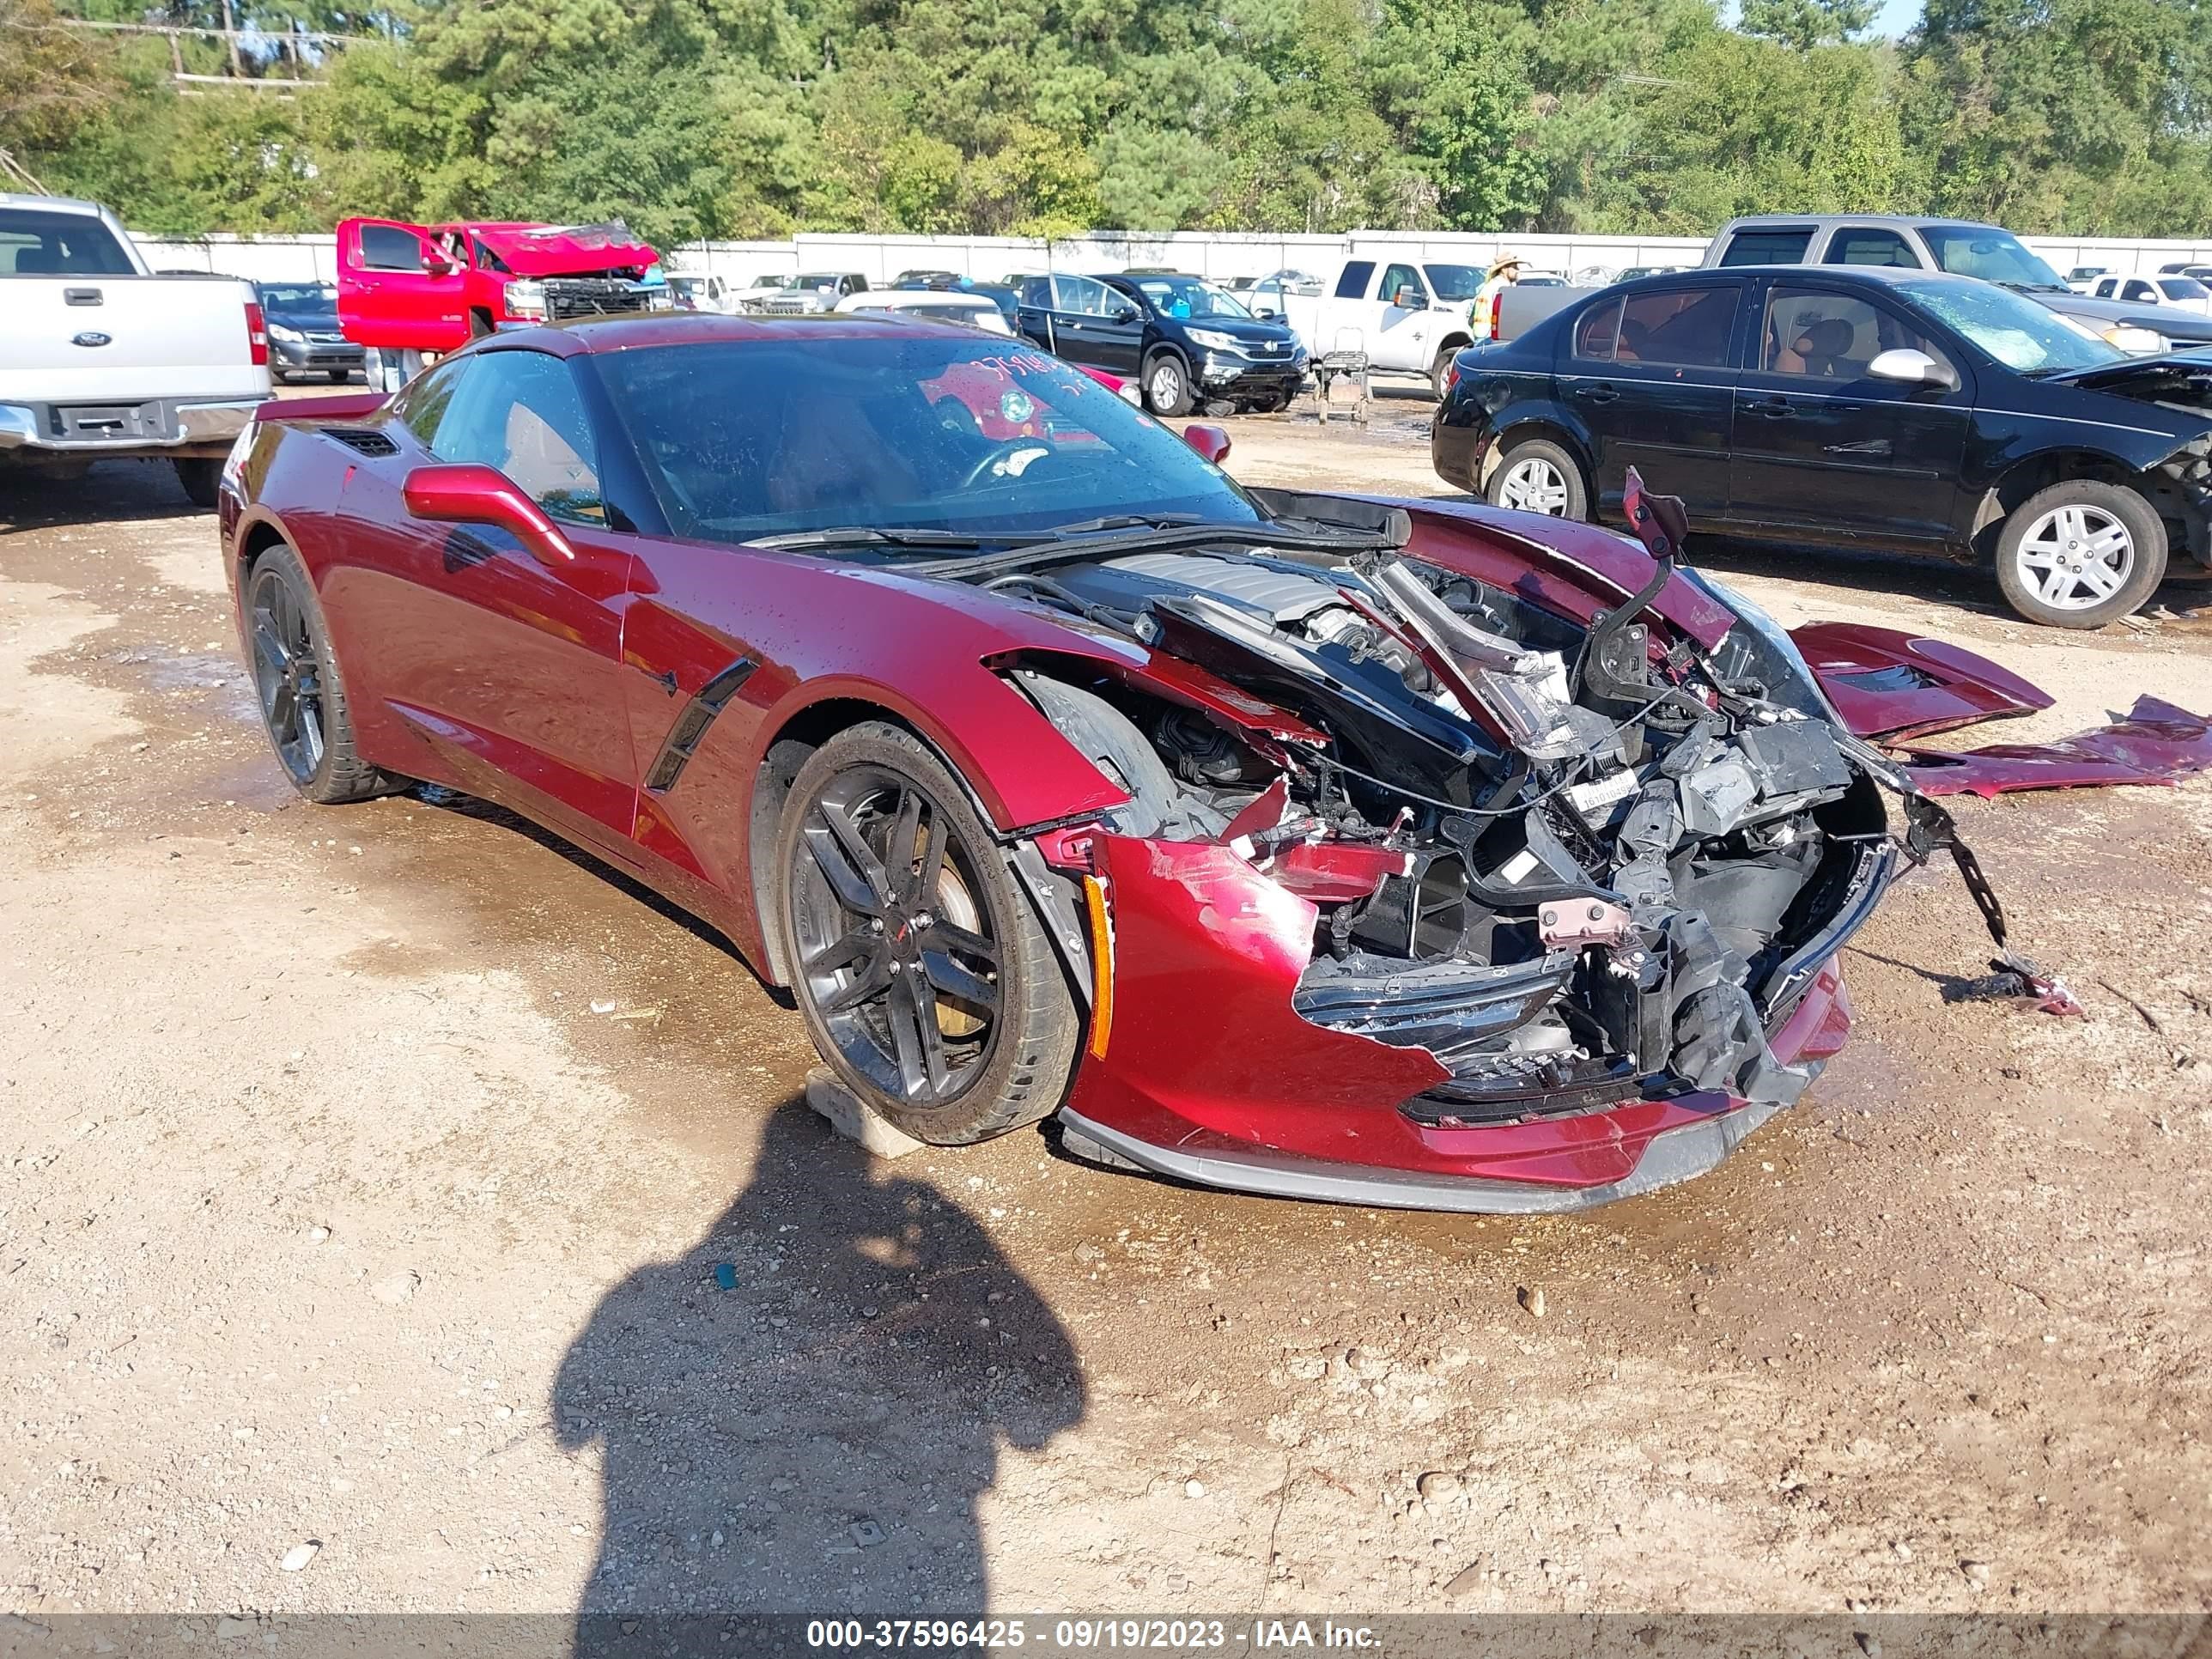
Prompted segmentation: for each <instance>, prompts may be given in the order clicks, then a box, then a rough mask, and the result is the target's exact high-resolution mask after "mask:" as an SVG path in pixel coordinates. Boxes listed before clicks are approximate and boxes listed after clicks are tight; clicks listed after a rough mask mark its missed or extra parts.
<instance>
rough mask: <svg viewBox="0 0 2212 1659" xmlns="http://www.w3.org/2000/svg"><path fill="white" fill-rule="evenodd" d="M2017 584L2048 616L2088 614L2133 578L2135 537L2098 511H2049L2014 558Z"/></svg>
mask: <svg viewBox="0 0 2212 1659" xmlns="http://www.w3.org/2000/svg"><path fill="white" fill-rule="evenodd" d="M2013 560H2014V562H2015V565H2016V566H2017V567H2018V568H2019V574H2020V579H2021V586H2024V587H2026V588H2027V591H2028V592H2030V593H2032V594H2033V595H2034V596H2035V598H2036V599H2037V600H2039V602H2040V603H2042V604H2044V605H2049V606H2050V607H2051V609H2052V610H2053V611H2091V610H2094V609H2095V608H2096V607H2097V606H2098V605H2102V604H2104V603H2105V602H2106V600H2107V599H2111V598H2112V596H2113V595H2114V594H2115V593H2118V592H2119V591H2120V590H2121V589H2122V588H2123V587H2124V586H2127V582H2128V578H2129V577H2130V576H2132V575H2134V574H2135V569H2136V538H2134V536H2132V535H2131V534H2130V533H2129V531H2128V527H2127V526H2126V525H2124V524H2123V523H2121V522H2120V520H2118V519H2117V518H2115V517H2114V516H2113V515H2112V513H2107V512H2106V511H2105V510H2104V508H2102V507H2084V506H2069V507H2052V508H2051V510H2050V511H2049V512H2048V513H2044V514H2043V515H2042V516H2041V517H2040V518H2039V519H2037V520H2036V521H2035V522H2034V523H2033V524H2032V525H2030V526H2028V527H2027V534H2026V535H2025V536H2023V537H2021V539H2020V547H2019V549H2018V550H2017V551H2016V552H2015V553H2014V555H2013Z"/></svg>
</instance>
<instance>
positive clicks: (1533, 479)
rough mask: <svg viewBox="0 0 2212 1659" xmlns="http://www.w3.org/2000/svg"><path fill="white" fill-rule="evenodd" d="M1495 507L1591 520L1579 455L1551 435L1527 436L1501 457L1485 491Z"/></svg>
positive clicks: (1556, 516) (1555, 516)
mask: <svg viewBox="0 0 2212 1659" xmlns="http://www.w3.org/2000/svg"><path fill="white" fill-rule="evenodd" d="M1484 493H1485V494H1486V496H1487V497H1488V499H1489V501H1490V504H1491V505H1492V507H1510V508H1512V509H1513V510H1514V511H1516V512H1518V513H1543V514H1544V515H1546V516H1547V518H1553V519H1588V518H1589V491H1588V490H1587V489H1585V488H1584V487H1583V470H1582V468H1581V466H1580V465H1578V464H1577V462H1576V460H1575V458H1574V457H1573V456H1571V455H1570V454H1568V453H1567V452H1566V451H1565V450H1564V449H1562V448H1561V447H1559V445H1557V444H1555V443H1553V442H1552V441H1551V440H1549V439H1548V438H1527V439H1523V440H1522V441H1521V442H1519V443H1517V444H1515V445H1514V446H1513V447H1511V448H1510V449H1508V450H1507V451H1506V452H1505V453H1504V455H1502V456H1500V457H1499V458H1498V470H1497V471H1494V472H1492V474H1491V475H1490V486H1489V488H1488V489H1487V490H1486V491H1485V492H1484Z"/></svg>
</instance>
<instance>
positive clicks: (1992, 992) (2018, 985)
mask: <svg viewBox="0 0 2212 1659" xmlns="http://www.w3.org/2000/svg"><path fill="white" fill-rule="evenodd" d="M1943 1000H1944V1001H1946V1002H2008V1001H2015V1000H2020V1001H2028V1000H2032V1001H2033V1002H2034V1004H2035V1006H2036V1008H2037V1010H2038V1011H2039V1012H2042V1013H2046V1014H2057V1015H2060V1016H2062V1017H2069V1018H2081V1017H2082V1016H2083V1015H2084V1013H2085V1012H2086V1011H2085V1010H2084V1009H2083V1008H2082V1006H2081V1003H2080V1001H2079V1000H2076V999H2075V995H2074V993H2073V992H2072V991H2071V990H2069V988H2068V987H2067V984H2066V981H2064V980H2063V979H2060V978H2059V977H2058V976H2057V975H2055V974H2046V973H2045V972H2044V971H2043V969H2041V968H2040V967H2039V966H2038V965H2037V964H2036V963H2033V962H2032V961H2030V960H2029V959H2028V958H2027V957H2024V956H2021V955H2020V954H2018V953H2017V952H2015V951H2005V952H2004V953H2003V954H2002V956H1996V957H1990V972H1988V973H1986V974H1984V975H1982V976H1981V977H1980V978H1979V979H1970V980H1968V981H1966V982H1965V983H1964V984H1962V985H1955V986H1953V987H1950V988H1948V990H1946V991H1945V992H1944V993H1943Z"/></svg>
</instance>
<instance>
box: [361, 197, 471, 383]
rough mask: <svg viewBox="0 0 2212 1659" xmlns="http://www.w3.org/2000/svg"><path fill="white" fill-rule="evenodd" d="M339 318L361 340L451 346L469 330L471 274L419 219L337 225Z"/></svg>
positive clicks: (424, 347)
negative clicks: (413, 222)
mask: <svg viewBox="0 0 2212 1659" xmlns="http://www.w3.org/2000/svg"><path fill="white" fill-rule="evenodd" d="M337 243H338V246H337V263H338V320H339V323H340V324H341V325H342V326H343V328H344V330H345V336H346V338H348V339H349V340H351V341H352V342H354V343H355V344H356V345H373V346H390V347H393V348H404V349H409V350H415V351H451V350H453V349H454V348H455V347H457V346H459V345H461V344H462V343H465V341H466V340H467V339H468V337H469V320H468V303H467V299H466V280H467V273H466V272H465V270H463V269H461V268H460V267H458V266H455V265H453V264H451V263H450V262H449V261H448V260H447V258H446V256H445V255H444V254H443V253H442V252H441V251H440V249H439V248H438V246H437V245H436V244H435V241H434V240H432V237H431V233H430V232H429V231H428V229H427V228H424V227H423V226H421V225H410V224H404V223H402V222H399V221H398V220H394V219H348V220H346V221H344V222H343V223H341V224H340V225H339V226H338V234H337Z"/></svg>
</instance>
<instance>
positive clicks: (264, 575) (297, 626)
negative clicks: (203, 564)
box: [246, 542, 407, 805]
mask: <svg viewBox="0 0 2212 1659" xmlns="http://www.w3.org/2000/svg"><path fill="white" fill-rule="evenodd" d="M246 652H247V655H248V657H249V658H250V659H251V660H252V669H253V689H254V691H255V693H256V695H257V696H258V698H259V700H260V703H261V723H262V725H263V726H264V728H265V729H266V730H267V732H268V733H269V744H270V747H271V748H272V749H274V750H276V762H277V764H278V765H280V766H282V767H283V769H284V775H285V776H286V777H288V778H289V779H290V780H291V781H292V787H294V788H295V789H297V790H298V791H299V792H300V793H301V794H303V795H305V796H306V797H307V799H309V800H312V801H315V802H318V803H319V804H321V805H337V803H339V802H342V801H355V800H368V799H372V798H374V797H375V796H377V795H388V794H391V793H393V792H394V791H396V790H399V789H404V788H405V787H406V786H407V781H406V780H405V779H404V778H400V777H396V776H394V775H392V774H390V773H387V772H385V771H382V770H380V769H378V768H376V767H374V766H372V765H370V764H369V763H368V762H366V761H364V760H362V758H361V756H360V755H359V753H358V752H357V751H356V749H355V747H354V734H353V719H352V716H351V714H349V712H348V709H347V707H346V696H345V681H344V678H343V675H342V674H341V673H340V672H339V670H338V665H337V656H336V654H335V653H333V652H332V651H331V646H330V630H329V629H327V628H326V627H325V625H324V621H323V608H322V606H321V605H320V604H319V603H318V602H317V600H316V599H315V585H314V582H313V579H312V578H310V577H309V576H308V574H307V567H306V566H305V565H303V564H301V562H300V556H299V555H298V554H297V553H295V552H294V551H293V550H292V549H291V548H289V546H287V545H285V544H283V543H282V542H279V543H277V544H276V545H275V546H273V547H270V548H268V549H266V550H264V551H263V552H262V554H261V555H260V556H259V557H258V558H256V559H255V560H254V562H253V568H252V569H251V570H250V571H248V572H247V573H246Z"/></svg>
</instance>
